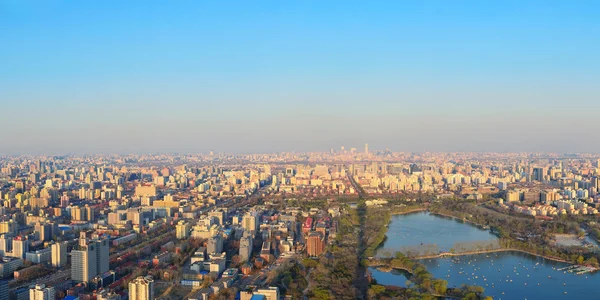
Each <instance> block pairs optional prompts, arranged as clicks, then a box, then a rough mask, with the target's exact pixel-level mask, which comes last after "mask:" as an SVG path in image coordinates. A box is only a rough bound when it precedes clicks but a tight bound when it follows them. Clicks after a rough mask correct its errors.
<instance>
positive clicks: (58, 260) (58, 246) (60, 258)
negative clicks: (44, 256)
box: [50, 242, 67, 268]
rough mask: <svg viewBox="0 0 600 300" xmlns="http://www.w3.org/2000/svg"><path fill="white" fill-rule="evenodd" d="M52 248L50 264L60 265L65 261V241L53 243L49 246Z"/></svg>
mask: <svg viewBox="0 0 600 300" xmlns="http://www.w3.org/2000/svg"><path fill="white" fill-rule="evenodd" d="M50 249H52V260H51V261H52V266H53V267H56V268H58V267H62V266H64V265H65V264H66V263H67V242H58V243H53V244H52V246H50Z"/></svg>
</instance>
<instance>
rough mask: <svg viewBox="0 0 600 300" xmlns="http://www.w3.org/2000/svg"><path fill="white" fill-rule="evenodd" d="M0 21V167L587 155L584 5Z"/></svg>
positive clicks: (27, 10)
mask: <svg viewBox="0 0 600 300" xmlns="http://www.w3.org/2000/svg"><path fill="white" fill-rule="evenodd" d="M463 4H464V5H454V4H449V3H445V2H442V1H434V2H430V3H428V4H420V3H413V4H411V3H396V2H383V3H381V4H380V5H377V6H375V5H369V4H366V3H346V2H328V3H320V2H312V3H305V2H303V3H277V4H273V3H270V4H269V3H264V2H263V3H257V4H254V3H252V4H249V3H243V2H242V3H238V4H237V5H234V6H225V5H221V4H216V3H198V2H183V3H178V4H177V5H169V4H164V3H160V2H144V4H143V5H139V3H136V2H128V3H121V2H96V3H91V2H88V3H66V2H65V3H56V2H55V3H34V2H11V1H4V2H2V3H1V4H0V8H1V9H0V14H1V17H0V27H3V28H9V29H10V30H5V31H3V32H2V35H1V36H0V37H1V38H2V41H3V43H4V44H6V45H9V46H8V47H3V50H2V52H3V55H1V56H0V64H2V65H3V66H4V67H3V68H2V69H1V70H0V104H1V107H2V111H3V112H5V114H3V115H2V117H1V118H0V126H1V127H2V128H10V130H3V131H2V132H0V140H1V141H2V146H0V153H9V154H18V153H36V154H38V153H69V152H75V153H139V152H144V153H147V152H157V151H158V152H207V151H210V150H214V151H219V152H220V151H223V152H236V153H251V152H252V153H255V152H263V153H264V152H280V151H292V150H295V151H299V152H303V151H315V150H318V149H323V150H325V149H329V148H331V147H332V146H334V145H344V144H346V145H349V144H355V145H360V144H361V143H362V142H363V141H365V140H368V141H369V143H370V144H371V145H372V146H373V147H374V148H378V147H389V148H391V149H397V150H401V151H559V152H593V151H596V149H598V148H600V142H599V141H597V140H594V139H593V138H590V132H589V131H590V130H591V129H592V128H594V127H595V126H596V124H597V122H596V121H595V120H596V115H595V112H596V111H598V109H600V101H597V99H596V96H595V95H597V94H598V92H600V88H599V87H598V85H597V84H596V82H597V81H598V79H599V77H600V76H599V75H600V63H599V61H598V60H597V59H596V56H597V53H598V50H600V43H598V42H597V40H595V39H592V38H590V37H591V36H596V35H597V33H598V31H599V25H598V22H597V21H596V20H595V18H596V16H597V12H598V11H599V9H598V4H597V3H595V2H591V1H590V2H585V1H584V2H580V3H578V4H573V3H568V2H562V3H559V2H553V3H547V2H543V1H539V2H538V1H531V2H527V3H521V2H508V3H497V4H494V3H479V2H476V1H466V2H464V3H463Z"/></svg>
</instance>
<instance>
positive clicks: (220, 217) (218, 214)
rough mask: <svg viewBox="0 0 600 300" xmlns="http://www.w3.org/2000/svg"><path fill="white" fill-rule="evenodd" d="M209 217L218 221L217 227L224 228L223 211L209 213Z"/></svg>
mask: <svg viewBox="0 0 600 300" xmlns="http://www.w3.org/2000/svg"><path fill="white" fill-rule="evenodd" d="M208 216H209V217H215V218H216V219H217V220H218V221H219V223H218V224H219V225H220V226H224V225H225V224H224V222H225V218H226V216H225V212H224V211H223V210H220V209H219V210H215V211H211V212H209V213H208Z"/></svg>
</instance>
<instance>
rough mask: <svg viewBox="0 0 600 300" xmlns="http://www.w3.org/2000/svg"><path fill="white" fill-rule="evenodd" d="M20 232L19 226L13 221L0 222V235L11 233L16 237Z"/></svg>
mask: <svg viewBox="0 0 600 300" xmlns="http://www.w3.org/2000/svg"><path fill="white" fill-rule="evenodd" d="M18 231H19V225H18V224H17V223H16V222H15V221H13V220H10V221H4V222H0V233H11V234H14V235H16V234H17V233H18Z"/></svg>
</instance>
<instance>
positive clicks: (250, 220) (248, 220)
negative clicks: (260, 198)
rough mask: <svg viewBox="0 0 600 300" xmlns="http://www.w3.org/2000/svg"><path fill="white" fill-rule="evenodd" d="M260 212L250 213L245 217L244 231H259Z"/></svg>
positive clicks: (243, 222) (243, 221)
mask: <svg viewBox="0 0 600 300" xmlns="http://www.w3.org/2000/svg"><path fill="white" fill-rule="evenodd" d="M258 225H259V224H258V212H256V211H249V212H247V213H246V214H245V215H244V218H243V219H242V227H243V228H244V230H246V231H249V232H256V230H258Z"/></svg>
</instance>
